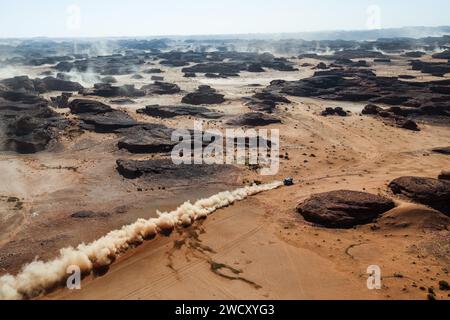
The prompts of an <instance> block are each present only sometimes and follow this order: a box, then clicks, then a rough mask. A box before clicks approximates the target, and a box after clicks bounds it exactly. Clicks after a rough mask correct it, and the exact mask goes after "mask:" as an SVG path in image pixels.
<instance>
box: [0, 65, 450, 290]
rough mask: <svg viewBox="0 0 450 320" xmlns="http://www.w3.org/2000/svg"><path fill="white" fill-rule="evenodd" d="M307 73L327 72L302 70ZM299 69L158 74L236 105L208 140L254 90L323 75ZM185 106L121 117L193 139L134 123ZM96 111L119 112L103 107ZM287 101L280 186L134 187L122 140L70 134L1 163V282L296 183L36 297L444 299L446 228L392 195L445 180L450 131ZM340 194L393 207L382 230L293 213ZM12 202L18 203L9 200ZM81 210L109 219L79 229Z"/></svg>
mask: <svg viewBox="0 0 450 320" xmlns="http://www.w3.org/2000/svg"><path fill="white" fill-rule="evenodd" d="M305 62H308V63H311V64H313V65H316V64H317V63H319V62H320V61H318V60H314V59H310V60H305V59H303V60H301V63H305ZM301 63H300V60H297V61H296V64H297V67H299V69H300V71H298V72H295V73H293V72H280V71H268V72H265V73H264V74H261V75H260V74H258V75H257V76H256V75H255V74H252V73H245V72H243V73H241V77H239V78H229V79H208V78H205V77H202V76H199V77H197V78H192V79H191V78H183V77H182V73H181V71H180V69H181V68H170V69H168V68H165V67H164V66H160V65H156V66H155V67H161V68H162V69H166V72H165V74H164V77H165V81H168V82H173V83H177V84H178V85H179V86H180V87H181V89H182V90H183V91H184V93H185V92H191V91H193V90H194V89H195V88H197V87H198V85H199V84H208V85H211V86H212V87H214V88H215V89H217V90H218V91H219V92H221V93H224V94H225V96H226V99H227V101H226V102H225V103H224V104H221V105H218V106H213V107H211V109H214V110H217V111H221V112H223V113H225V115H226V116H225V118H224V120H219V121H217V120H204V126H205V128H223V127H224V122H225V120H226V119H227V118H232V117H234V116H236V115H239V114H243V113H245V112H247V111H248V107H247V106H245V105H244V103H243V102H242V98H243V97H246V96H249V95H251V94H252V93H253V92H255V90H257V88H258V87H255V86H253V85H254V84H259V85H261V86H267V85H268V84H269V83H270V81H272V80H275V79H285V80H298V79H300V78H307V77H310V76H312V74H313V73H314V70H312V69H311V68H309V67H301V66H300V64H301ZM393 65H394V66H380V65H377V67H376V68H374V69H375V71H376V73H377V75H383V76H385V75H398V74H414V75H416V76H419V77H420V78H418V79H416V80H415V81H422V80H423V81H430V80H436V79H435V77H432V76H424V75H423V74H420V73H419V72H418V71H411V70H409V69H407V66H406V64H405V62H404V61H403V60H401V59H399V61H398V62H393ZM43 70H45V67H43V68H40V69H37V70H35V71H34V72H36V74H38V73H40V72H42V71H43ZM146 77H147V75H146ZM447 78H448V77H447ZM117 79H118V80H119V84H130V83H134V84H136V85H141V84H145V83H146V82H147V81H148V79H142V80H133V79H131V78H130V77H129V76H117ZM82 84H83V83H82ZM57 94H58V93H56V92H51V93H48V94H47V95H48V96H55V95H57ZM182 95H183V93H180V94H175V95H170V96H164V97H162V96H155V97H145V98H138V99H134V100H135V101H136V103H135V104H132V105H120V106H114V105H112V106H113V107H114V108H118V109H121V110H125V111H126V112H127V113H128V114H129V115H130V116H131V117H133V118H134V119H137V120H141V121H148V122H150V121H151V122H153V123H162V124H165V125H167V126H169V127H177V128H179V127H185V128H190V127H191V126H192V121H193V120H192V119H190V118H188V117H182V118H176V119H167V120H162V119H156V118H151V117H148V116H145V115H142V114H137V113H136V109H137V108H138V107H142V106H145V105H150V104H157V103H160V104H170V103H178V102H179V101H180V99H181V97H182ZM95 99H97V100H100V101H104V102H107V103H108V104H110V103H109V101H108V99H101V98H98V97H96V98H95ZM289 99H290V100H291V101H292V103H291V104H286V105H282V106H280V107H278V109H277V111H276V113H275V115H276V116H277V117H279V118H280V119H281V120H282V123H281V124H274V125H270V126H267V127H265V128H269V129H270V128H276V129H279V130H280V135H281V138H280V144H281V152H280V153H281V155H282V158H281V159H280V161H281V164H280V171H279V173H278V174H277V175H276V176H270V177H261V176H259V175H258V174H257V173H256V172H255V171H253V170H251V169H250V168H248V167H238V168H234V169H230V170H225V171H224V172H220V173H219V174H217V175H216V176H213V177H207V178H203V177H198V179H195V180H193V181H184V182H183V183H180V184H177V185H167V183H166V182H165V181H164V180H156V181H150V182H141V181H137V180H127V179H124V178H123V177H121V176H119V175H118V174H117V172H116V170H115V160H116V159H117V158H120V157H122V156H124V155H125V154H126V152H125V151H120V150H117V149H116V148H115V144H116V143H117V139H118V138H117V137H116V136H115V135H114V134H97V133H93V132H84V133H82V132H80V131H79V130H75V129H74V130H73V132H71V134H70V135H65V136H64V138H62V140H61V142H60V143H61V144H60V145H59V146H55V147H54V149H53V150H52V151H44V152H41V153H38V154H33V155H26V156H23V155H21V156H20V157H19V156H17V155H15V154H12V153H2V154H1V155H0V181H2V183H1V184H0V195H1V198H0V208H1V209H2V216H1V223H0V231H1V232H0V245H1V253H0V273H2V272H5V273H6V272H10V273H11V272H12V273H14V272H18V271H19V270H20V267H21V266H22V265H23V264H25V263H26V262H29V261H32V260H33V259H34V257H35V256H39V257H40V258H42V259H44V260H47V259H51V258H53V257H55V256H56V254H57V253H58V250H59V249H60V248H62V247H66V246H75V245H77V244H79V243H81V242H89V241H93V240H95V239H97V238H99V237H100V236H102V235H104V234H106V233H107V232H108V231H110V230H113V229H117V228H119V227H120V226H122V225H124V224H128V223H132V222H134V221H135V220H136V219H138V218H150V217H153V216H155V212H156V210H171V209H174V208H176V207H177V206H178V205H180V204H181V203H183V202H184V201H187V200H196V199H200V198H204V197H207V196H210V195H213V194H215V193H217V192H219V191H224V190H232V189H235V188H238V187H240V186H242V185H244V184H247V183H248V182H251V181H256V180H257V181H261V182H263V183H266V182H271V181H275V180H282V179H284V178H285V177H293V178H294V179H295V185H294V186H290V187H281V188H279V189H276V190H271V191H267V192H265V193H262V194H259V195H256V196H253V197H250V198H249V199H246V200H244V201H242V202H239V203H236V204H234V205H232V206H230V207H227V208H224V209H220V210H218V211H217V212H215V213H214V214H213V215H212V216H210V217H209V218H208V219H206V220H205V221H200V222H197V223H195V224H194V225H192V226H191V227H189V228H179V229H177V230H175V231H174V232H173V233H172V234H171V235H170V236H167V237H163V236H159V237H157V238H156V239H155V240H152V241H148V242H145V243H144V244H142V245H141V246H139V247H137V248H134V249H131V250H129V251H128V252H126V253H125V254H123V255H122V256H120V258H119V259H118V260H117V261H116V262H115V263H114V264H113V265H112V266H111V267H110V269H109V271H108V272H107V273H105V274H102V275H95V276H94V275H90V276H88V277H87V278H85V279H84V280H83V282H82V289H81V290H67V289H58V290H56V291H53V292H51V293H49V294H48V295H45V296H41V297H40V298H41V299H427V296H428V295H429V293H430V292H429V291H430V290H431V291H434V292H435V295H436V298H437V299H449V296H448V292H446V291H440V290H439V289H438V288H439V281H442V280H445V281H448V282H450V276H449V274H448V270H449V268H450V259H449V257H450V255H449V250H450V231H449V230H448V225H449V223H450V218H449V217H447V216H446V215H444V214H443V213H440V212H438V211H436V210H433V209H431V208H429V207H427V206H424V205H420V204H414V203H412V202H407V201H406V200H405V199H401V198H399V197H397V196H394V195H392V193H391V192H390V191H389V188H388V184H389V182H390V181H392V180H393V179H395V178H398V177H401V176H420V177H430V178H435V177H437V175H438V174H439V173H440V172H441V171H442V170H448V169H450V158H449V156H448V155H442V154H437V153H434V152H432V151H431V150H432V149H433V148H436V147H445V146H448V145H449V141H450V126H448V123H447V124H445V123H443V124H442V123H433V122H430V121H426V119H419V120H418V121H417V122H418V124H419V125H420V127H421V131H420V132H414V131H409V130H404V129H401V128H397V127H394V126H391V125H388V124H386V123H385V122H383V121H381V120H380V119H378V118H373V117H367V116H362V115H361V114H360V112H361V110H362V109H363V108H364V106H365V105H366V104H367V103H359V102H358V103H355V102H336V101H329V100H328V101H327V100H321V99H317V98H301V97H289ZM110 105H111V104H110ZM336 106H341V107H343V108H344V109H345V110H349V111H351V115H350V116H349V117H323V116H321V115H320V113H321V111H322V110H323V109H325V108H326V107H336ZM381 106H383V105H381ZM58 112H65V111H64V110H63V111H60V110H58ZM132 157H133V158H135V159H144V158H148V155H141V156H139V155H133V156H132ZM339 189H347V190H355V191H365V192H369V193H373V194H379V195H385V196H387V197H390V198H392V199H394V200H395V202H396V205H397V207H396V208H394V209H392V210H390V211H389V212H387V213H385V214H383V215H382V216H381V218H379V219H378V220H376V221H375V222H373V223H370V224H367V225H362V226H356V227H354V228H351V229H327V228H324V227H320V226H317V225H313V224H311V223H308V222H306V221H305V220H304V219H303V218H302V216H301V215H300V214H299V213H298V212H297V211H296V207H297V206H298V205H299V204H300V203H301V202H303V201H304V200H306V199H307V198H309V196H311V195H313V194H316V193H320V192H327V191H333V190H339ZM138 190H139V191H138ZM11 197H17V198H18V199H19V200H17V201H13V202H12V201H9V200H10V198H11ZM8 199H9V200H8ZM81 210H91V211H95V212H102V213H105V215H103V216H102V215H99V216H96V217H94V218H90V219H74V218H72V217H71V216H70V215H71V214H72V213H74V212H77V211H81ZM370 265H378V266H380V268H381V271H382V289H381V290H369V289H368V288H367V285H366V283H367V278H368V274H367V268H368V266H370Z"/></svg>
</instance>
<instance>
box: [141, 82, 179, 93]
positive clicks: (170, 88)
mask: <svg viewBox="0 0 450 320" xmlns="http://www.w3.org/2000/svg"><path fill="white" fill-rule="evenodd" d="M141 90H144V91H145V93H146V94H161V95H163V94H175V93H179V92H181V89H180V87H179V86H178V85H176V84H174V83H167V82H161V81H155V83H153V84H149V85H146V86H143V87H142V88H141Z"/></svg>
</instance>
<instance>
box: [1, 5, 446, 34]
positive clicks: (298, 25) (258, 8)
mask: <svg viewBox="0 0 450 320" xmlns="http://www.w3.org/2000/svg"><path fill="white" fill-rule="evenodd" d="M449 11H450V2H448V1H446V0H430V1H428V2H427V3H424V2H423V1H406V0H398V1H395V3H394V2H393V1H387V0H379V1H376V2H373V1H367V0H358V1H357V0H348V1H347V2H346V3H345V5H344V4H342V3H339V2H337V1H332V0H322V1H316V2H312V1H298V0H297V1H295V0H284V1H275V0H266V1H256V0H248V1H246V2H245V3H241V2H239V1H237V0H230V1H227V2H226V3H225V2H223V1H206V0H197V1H195V2H187V1H181V0H167V1H165V2H164V3H160V2H156V1H144V0H132V1H129V2H127V3H123V1H118V0H109V1H107V0H97V1H95V2H94V1H87V0H79V1H72V0H70V1H69V0H62V1H58V2H55V1H49V0H43V1H40V2H37V1H30V0H17V1H14V2H12V1H9V2H7V3H4V4H2V10H1V11H0V38H34V37H48V38H72V37H75V38H100V37H163V36H205V35H219V36H220V35H234V34H237V35H245V34H284V33H287V34H289V33H306V32H332V31H364V30H377V29H391V28H402V27H413V26H424V27H439V26H446V25H450V17H448V15H447V14H446V13H447V12H449Z"/></svg>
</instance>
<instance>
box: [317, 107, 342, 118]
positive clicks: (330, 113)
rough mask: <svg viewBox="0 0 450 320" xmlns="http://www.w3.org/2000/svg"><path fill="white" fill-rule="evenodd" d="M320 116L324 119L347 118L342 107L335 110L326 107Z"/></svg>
mask: <svg viewBox="0 0 450 320" xmlns="http://www.w3.org/2000/svg"><path fill="white" fill-rule="evenodd" d="M321 115H322V116H324V117H326V116H340V117H347V116H348V112H347V111H345V110H344V109H342V107H336V108H331V107H328V108H326V109H325V110H324V111H322V113H321Z"/></svg>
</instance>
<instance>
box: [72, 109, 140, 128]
mask: <svg viewBox="0 0 450 320" xmlns="http://www.w3.org/2000/svg"><path fill="white" fill-rule="evenodd" d="M78 117H79V118H80V120H81V121H82V124H81V125H80V127H82V128H83V129H86V130H91V131H95V132H98V133H114V132H117V130H119V129H123V128H130V127H134V126H136V125H137V124H138V123H137V121H136V120H134V119H133V118H131V117H130V116H129V115H128V114H126V113H125V112H123V111H119V110H113V111H110V112H106V113H100V114H92V113H81V114H79V115H78Z"/></svg>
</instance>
